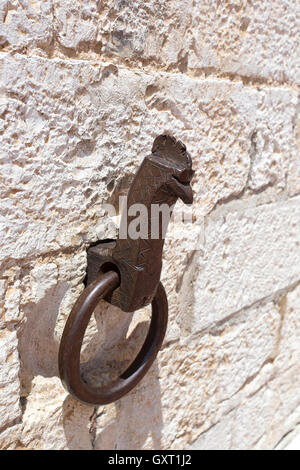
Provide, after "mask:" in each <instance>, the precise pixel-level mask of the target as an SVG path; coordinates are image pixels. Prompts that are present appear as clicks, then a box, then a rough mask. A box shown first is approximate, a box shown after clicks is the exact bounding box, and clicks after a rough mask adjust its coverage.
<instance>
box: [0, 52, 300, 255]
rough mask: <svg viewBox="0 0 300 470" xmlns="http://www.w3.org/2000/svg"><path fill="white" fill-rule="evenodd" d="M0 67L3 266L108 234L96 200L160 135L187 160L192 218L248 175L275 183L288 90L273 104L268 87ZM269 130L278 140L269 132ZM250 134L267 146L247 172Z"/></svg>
mask: <svg viewBox="0 0 300 470" xmlns="http://www.w3.org/2000/svg"><path fill="white" fill-rule="evenodd" d="M1 61H2V65H1V72H0V83H1V89H2V90H3V94H2V98H1V103H2V107H1V110H2V112H3V113H4V114H3V116H4V119H3V120H2V121H1V126H2V132H3V138H2V147H1V155H0V158H1V197H2V199H3V201H2V205H1V223H0V227H1V230H2V232H3V235H1V236H3V244H2V250H1V251H0V259H2V260H3V259H7V258H8V257H13V258H14V259H20V258H25V257H28V256H29V255H31V254H32V253H35V255H39V254H41V253H46V252H48V251H56V250H60V249H65V248H68V247H74V246H79V245H81V244H82V243H91V242H93V241H95V240H97V239H98V238H113V237H115V236H116V227H115V224H114V221H113V220H112V219H110V218H109V217H107V215H105V210H104V209H103V207H102V204H103V203H104V202H113V203H115V202H116V201H117V199H118V195H119V194H120V193H124V191H125V192H126V190H127V188H128V186H129V182H130V181H131V178H132V175H133V173H134V171H135V170H136V168H137V166H138V164H139V163H140V161H141V159H142V158H143V156H144V155H146V153H148V152H149V151H150V148H151V145H152V142H153V138H154V137H155V136H156V135H158V134H160V133H163V132H167V133H171V134H174V135H175V136H176V137H177V138H181V139H182V140H183V141H184V142H185V143H186V144H187V147H188V149H189V151H190V152H191V154H192V156H193V157H194V162H195V164H194V166H195V169H196V176H195V179H194V183H193V185H194V190H195V201H196V202H195V208H198V209H196V210H197V212H198V214H199V215H200V216H201V215H205V214H207V213H208V212H209V211H211V210H212V209H213V208H214V206H215V205H216V203H217V202H218V201H222V200H225V199H226V198H229V197H232V196H237V195H239V194H241V193H242V191H243V190H244V189H245V188H246V187H247V181H248V180H249V178H250V172H251V168H252V173H253V175H252V176H251V177H252V180H251V181H253V185H254V187H255V188H260V187H261V185H265V184H267V185H268V184H271V185H275V186H276V185H279V187H282V184H283V181H284V180H285V176H286V175H285V173H286V158H287V156H286V154H285V150H286V148H287V146H288V145H289V139H290V133H289V130H290V120H289V119H286V118H285V117H284V115H282V116H281V113H280V111H281V109H282V106H287V102H288V101H290V103H291V104H290V105H289V106H290V107H291V108H292V106H293V103H294V101H293V100H294V92H291V91H282V93H280V94H279V96H278V98H276V99H275V98H274V99H273V98H272V96H273V95H272V91H265V90H264V91H262V92H258V91H256V90H255V89H252V88H248V87H245V86H243V85H241V84H240V83H237V84H236V83H232V82H230V81H220V80H211V81H206V80H195V79H191V78H188V77H184V76H183V75H169V74H166V75H160V74H154V73H143V74H142V73H139V72H134V71H129V70H125V69H121V68H120V69H118V68H117V67H115V66H112V65H111V64H106V65H105V64H103V65H97V64H94V65H93V64H89V63H87V62H84V61H81V62H80V61H61V60H46V59H42V58H38V57H32V58H28V59H27V58H25V57H23V56H21V55H18V54H16V55H15V56H10V55H9V54H1ZM268 96H269V97H268ZM281 102H282V103H281ZM280 103H281V104H280ZM268 106H269V108H270V109H268ZM289 114H291V113H290V111H289ZM287 115H288V114H287ZM272 125H274V127H276V126H277V127H280V128H281V129H282V135H281V134H280V135H278V136H275V137H273V136H272V137H270V136H269V137H268V135H269V134H268V131H267V128H268V126H270V127H272ZM256 130H257V132H260V134H261V135H262V136H265V137H262V138H266V139H269V140H272V144H270V148H269V149H268V152H267V153H264V154H263V153H262V154H260V152H262V149H261V148H260V147H259V146H258V152H257V155H256V156H255V161H254V163H253V165H252V166H251V158H252V154H253V143H252V142H251V136H253V133H255V131H256ZM257 135H258V134H257ZM272 149H273V150H274V151H273V150H272ZM273 160H276V163H275V165H273ZM4 247H5V248H4Z"/></svg>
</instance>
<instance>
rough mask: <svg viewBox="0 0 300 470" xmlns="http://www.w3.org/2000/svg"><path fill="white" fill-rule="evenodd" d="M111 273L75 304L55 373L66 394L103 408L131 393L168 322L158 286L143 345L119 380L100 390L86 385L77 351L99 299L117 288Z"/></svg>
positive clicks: (151, 357) (144, 371)
mask: <svg viewBox="0 0 300 470" xmlns="http://www.w3.org/2000/svg"><path fill="white" fill-rule="evenodd" d="M119 282H120V280H119V275H118V273H116V272H114V271H109V272H107V273H105V274H102V275H101V276H100V277H99V278H98V279H96V280H95V281H94V282H93V283H92V284H90V285H89V286H88V287H87V288H86V289H85V290H84V291H83V293H82V294H81V296H80V297H79V298H78V300H77V302H76V303H75V305H74V307H73V309H72V311H71V313H70V315H69V318H68V320H67V323H66V325H65V328H64V331H63V335H62V339H61V343H60V348H59V360H58V362H59V373H60V377H61V380H62V383H63V385H64V387H65V388H66V389H67V391H68V392H69V393H70V394H71V395H73V396H74V397H76V398H77V399H78V400H80V401H81V402H83V403H88V404H93V405H106V404H108V403H111V402H114V401H116V400H118V399H119V398H121V397H122V396H124V395H125V394H126V393H128V392H129V391H130V390H132V389H133V388H134V387H135V386H136V385H137V383H138V382H139V381H140V380H141V379H142V378H143V377H144V375H145V374H146V372H147V371H148V369H149V368H150V366H151V365H152V363H153V361H154V359H155V358H156V356H157V353H158V351H159V350H160V348H161V345H162V342H163V339H164V336H165V333H166V329H167V322H168V302H167V297H166V293H165V289H164V287H163V285H162V283H161V282H160V283H159V284H158V288H157V291H156V294H155V297H154V298H153V300H152V316H151V322H150V327H149V331H148V334H147V337H146V339H145V342H144V344H143V346H142V348H141V350H140V352H139V353H138V355H137V356H136V358H135V359H134V361H133V362H132V363H131V364H130V365H129V367H128V368H127V369H126V370H125V372H123V373H122V374H121V375H120V377H118V378H117V379H116V380H114V381H112V382H111V383H110V384H108V385H105V386H102V387H93V386H91V385H89V384H87V383H86V382H85V381H84V380H83V378H82V377H81V374H80V350H81V346H82V342H83V338H84V334H85V331H86V328H87V326H88V323H89V321H90V318H91V316H92V313H93V311H94V309H95V307H96V306H97V304H98V302H99V300H100V299H103V298H104V299H105V297H107V296H108V295H109V294H110V293H111V292H112V291H113V290H114V289H116V288H117V287H118V286H119Z"/></svg>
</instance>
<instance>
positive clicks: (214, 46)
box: [188, 0, 300, 83]
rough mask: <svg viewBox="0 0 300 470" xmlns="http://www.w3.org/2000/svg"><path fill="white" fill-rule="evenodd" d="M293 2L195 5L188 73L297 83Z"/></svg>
mask: <svg viewBox="0 0 300 470" xmlns="http://www.w3.org/2000/svg"><path fill="white" fill-rule="evenodd" d="M299 17H300V8H299V2H295V1H294V0H273V1H271V2H270V1H269V0H263V1H262V0H254V1H248V0H235V1H234V2H211V1H210V0H196V2H194V10H193V48H192V50H191V51H190V55H189V62H188V65H189V68H191V69H195V71H196V70H198V69H199V70H200V69H201V68H203V67H205V68H207V70H209V69H211V68H212V69H217V70H220V71H222V72H228V73H230V74H239V75H242V76H244V77H250V78H264V79H274V80H276V81H278V82H286V81H294V82H298V83H299V79H300V74H299V41H298V39H297V38H298V37H299Z"/></svg>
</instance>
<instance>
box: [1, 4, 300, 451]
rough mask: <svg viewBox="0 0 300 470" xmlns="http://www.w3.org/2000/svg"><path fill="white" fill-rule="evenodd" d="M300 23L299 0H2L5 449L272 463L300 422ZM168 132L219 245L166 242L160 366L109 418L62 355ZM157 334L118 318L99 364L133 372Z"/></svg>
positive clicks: (111, 313)
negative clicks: (245, 455) (95, 272)
mask: <svg viewBox="0 0 300 470" xmlns="http://www.w3.org/2000/svg"><path fill="white" fill-rule="evenodd" d="M299 24H300V6H299V2H298V1H295V0H232V1H227V0H168V1H163V0H134V1H128V0H111V1H108V0H2V1H1V5H0V64H1V65H0V135H1V147H0V159H1V167H0V191H1V219H0V230H1V239H0V240H1V242H0V292H1V296H0V304H1V317H0V357H1V368H0V448H1V449H98V450H101V449H151V448H155V449H160V448H162V449H191V448H194V449H211V448H212V449H216V448H220V449H271V448H274V447H275V446H276V445H277V444H278V443H279V442H280V440H281V439H282V437H283V436H284V435H285V434H286V433H287V432H289V431H290V430H292V429H293V428H294V427H295V426H296V424H297V423H299V421H300V346H299V335H300V230H299V227H300V152H299V148H300V146H299V133H300V120H299V116H298V113H299V100H298V85H299V83H300V67H299V66H300V50H299V49H300V40H299V33H300V31H299V29H300V27H299ZM161 133H170V134H172V135H174V136H176V137H177V138H179V139H181V140H182V141H183V142H184V143H185V144H186V145H187V148H188V150H189V152H190V153H191V155H192V158H193V162H194V167H195V170H196V174H195V177H194V180H193V189H194V192H195V203H194V210H195V214H196V217H198V218H199V219H201V220H202V221H203V223H202V225H201V230H202V231H203V233H202V237H201V239H202V242H201V246H200V245H199V246H198V247H196V249H194V250H192V251H190V250H189V249H188V243H187V242H186V240H185V236H186V235H187V234H185V233H184V232H183V233H182V239H181V240H177V239H176V237H172V236H169V237H168V239H167V242H166V249H165V260H164V271H163V281H164V284H165V287H166V290H167V293H168V297H169V303H170V323H169V328H168V332H167V337H166V340H165V343H164V346H163V348H162V351H161V352H160V353H159V356H158V358H157V360H156V361H155V363H154V365H153V366H152V368H151V370H150V372H149V373H148V374H147V376H146V377H145V378H144V379H143V380H142V382H141V383H140V384H139V386H138V387H137V388H136V389H135V390H133V391H132V392H131V393H130V394H129V395H127V396H126V397H124V398H123V399H121V400H120V401H118V402H117V403H115V404H112V405H109V406H104V407H98V408H93V407H90V406H86V405H83V404H80V403H79V402H77V401H76V400H75V399H73V398H71V397H70V396H69V395H68V394H67V393H66V391H65V390H64V389H63V387H62V385H61V383H60V379H59V378H58V367H57V353H58V346H59V340H60V336H61V333H62V330H63V327H64V324H65V321H66V318H67V316H68V314H69V312H70V310H71V308H72V305H73V304H74V302H75V300H76V299H77V297H78V295H79V294H80V292H81V291H82V289H83V279H84V276H85V271H86V249H87V247H88V246H89V245H90V244H91V243H92V242H95V241H97V240H103V239H108V238H114V237H115V236H116V233H117V226H116V224H115V220H113V219H110V218H109V217H108V216H107V214H105V212H104V211H103V210H102V208H101V204H102V203H103V202H112V201H115V200H117V198H118V195H120V194H124V192H126V191H127V189H128V187H129V184H130V181H131V179H132V176H133V174H134V172H135V170H136V168H137V167H138V165H139V164H140V162H141V160H142V158H143V157H144V156H145V155H146V154H147V153H149V151H150V149H151V144H152V142H153V139H154V138H155V137H156V136H157V135H159V134H161ZM194 230H195V233H194V235H195V236H196V235H197V230H199V229H197V228H195V229H194ZM199 243H200V242H199ZM148 320H149V311H148V309H146V310H145V311H141V312H136V314H135V315H134V318H133V322H132V321H131V316H130V315H128V314H124V313H121V312H120V311H118V310H117V309H114V308H112V307H108V305H107V304H105V303H102V304H101V305H100V307H99V311H97V312H96V314H95V318H93V319H92V321H91V326H90V328H89V331H88V333H87V337H86V341H85V347H84V351H83V355H84V358H90V357H92V356H93V355H94V354H95V353H96V354H97V355H98V357H99V358H100V359H101V367H102V369H101V371H102V372H103V373H104V374H105V373H107V374H108V373H109V371H110V370H112V369H115V368H116V367H119V366H122V367H123V366H124V364H125V365H126V364H127V363H128V361H130V358H132V357H133V355H134V353H135V351H137V350H138V348H139V347H140V345H141V342H142V340H143V338H144V336H145V332H146V330H147V325H148ZM99 367H100V366H99Z"/></svg>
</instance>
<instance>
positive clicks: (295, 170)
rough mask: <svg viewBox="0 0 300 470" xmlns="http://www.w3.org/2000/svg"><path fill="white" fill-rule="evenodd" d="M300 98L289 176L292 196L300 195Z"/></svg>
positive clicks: (295, 121)
mask: <svg viewBox="0 0 300 470" xmlns="http://www.w3.org/2000/svg"><path fill="white" fill-rule="evenodd" d="M299 111H300V97H299V96H298V103H297V107H296V113H295V117H294V122H293V127H294V133H295V142H294V145H293V146H292V148H291V153H292V154H291V158H290V166H289V174H288V191H289V195H290V196H295V195H297V194H299V193H300V114H299Z"/></svg>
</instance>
